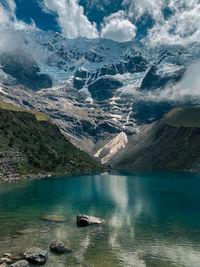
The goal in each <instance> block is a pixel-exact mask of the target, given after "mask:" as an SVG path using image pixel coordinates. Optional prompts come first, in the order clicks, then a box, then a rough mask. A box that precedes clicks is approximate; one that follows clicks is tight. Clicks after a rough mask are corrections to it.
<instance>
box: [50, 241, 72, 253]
mask: <svg viewBox="0 0 200 267" xmlns="http://www.w3.org/2000/svg"><path fill="white" fill-rule="evenodd" d="M50 250H51V251H52V252H55V253H58V254H62V253H65V252H70V250H69V249H67V248H66V246H65V244H64V243H63V242H61V241H59V240H57V241H54V242H53V243H52V244H51V245H50Z"/></svg>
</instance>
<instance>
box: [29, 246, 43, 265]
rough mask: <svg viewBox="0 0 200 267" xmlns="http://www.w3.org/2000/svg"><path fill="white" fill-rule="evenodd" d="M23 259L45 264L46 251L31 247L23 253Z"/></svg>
mask: <svg viewBox="0 0 200 267" xmlns="http://www.w3.org/2000/svg"><path fill="white" fill-rule="evenodd" d="M24 257H25V259H26V260H27V261H28V262H30V263H34V264H45V262H46V260H47V252H46V251H44V250H41V249H40V248H31V249H29V250H28V251H26V252H25V253H24Z"/></svg>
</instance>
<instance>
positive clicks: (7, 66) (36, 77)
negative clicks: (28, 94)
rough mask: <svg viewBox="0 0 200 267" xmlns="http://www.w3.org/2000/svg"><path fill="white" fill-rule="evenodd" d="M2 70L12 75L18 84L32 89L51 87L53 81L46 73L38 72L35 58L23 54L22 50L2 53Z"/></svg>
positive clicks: (0, 58) (0, 57) (0, 56)
mask: <svg viewBox="0 0 200 267" xmlns="http://www.w3.org/2000/svg"><path fill="white" fill-rule="evenodd" d="M0 60H1V64H2V66H3V68H2V69H3V71H4V72H6V73H7V74H9V75H11V76H13V77H14V78H15V79H16V81H17V82H18V83H20V84H24V85H25V86H26V87H28V88H31V89H33V90H39V89H41V88H49V87H52V85H53V83H52V80H51V78H50V77H49V76H48V75H47V74H40V73H39V72H40V68H39V66H38V65H37V63H36V62H35V60H34V59H33V58H32V57H31V56H30V55H26V54H24V51H21V50H19V51H15V52H13V53H4V54H1V55H0Z"/></svg>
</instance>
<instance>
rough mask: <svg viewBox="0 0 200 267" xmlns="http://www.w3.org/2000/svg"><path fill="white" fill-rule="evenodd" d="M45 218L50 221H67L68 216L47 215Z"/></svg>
mask: <svg viewBox="0 0 200 267" xmlns="http://www.w3.org/2000/svg"><path fill="white" fill-rule="evenodd" d="M42 219H43V220H45V221H49V222H66V221H67V218H66V217H64V216H60V215H47V216H44V217H42Z"/></svg>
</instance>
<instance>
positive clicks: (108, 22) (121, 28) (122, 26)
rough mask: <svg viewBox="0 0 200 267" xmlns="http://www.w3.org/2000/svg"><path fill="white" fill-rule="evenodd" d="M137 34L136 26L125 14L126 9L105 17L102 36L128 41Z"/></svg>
mask: <svg viewBox="0 0 200 267" xmlns="http://www.w3.org/2000/svg"><path fill="white" fill-rule="evenodd" d="M135 36H136V26H135V25H133V24H132V23H131V22H130V21H129V20H128V19H127V18H126V16H125V12H124V11H119V12H117V13H114V14H111V15H110V16H109V17H106V18H104V22H103V23H102V29H101V37H104V38H107V39H112V40H114V41H117V42H127V41H130V40H132V39H133V38H134V37H135Z"/></svg>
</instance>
